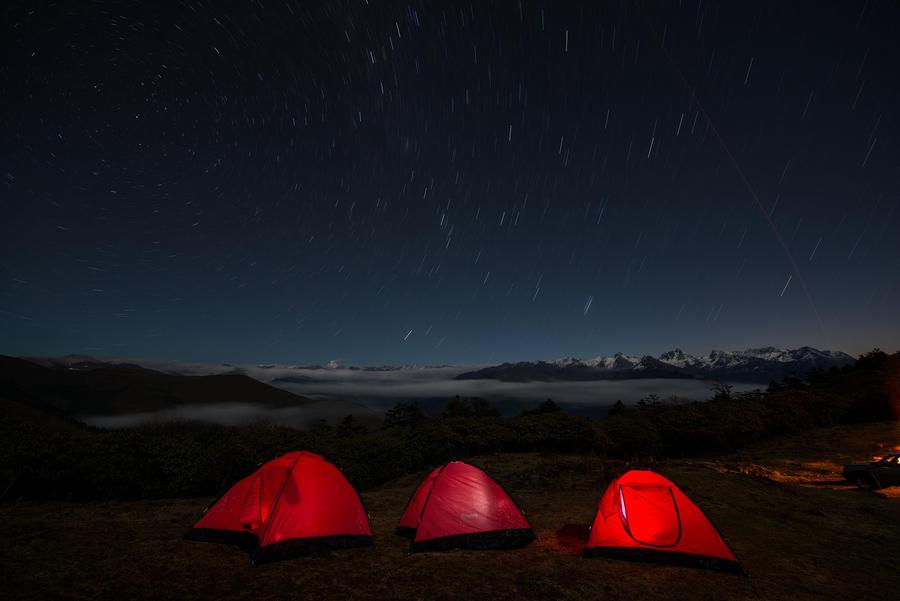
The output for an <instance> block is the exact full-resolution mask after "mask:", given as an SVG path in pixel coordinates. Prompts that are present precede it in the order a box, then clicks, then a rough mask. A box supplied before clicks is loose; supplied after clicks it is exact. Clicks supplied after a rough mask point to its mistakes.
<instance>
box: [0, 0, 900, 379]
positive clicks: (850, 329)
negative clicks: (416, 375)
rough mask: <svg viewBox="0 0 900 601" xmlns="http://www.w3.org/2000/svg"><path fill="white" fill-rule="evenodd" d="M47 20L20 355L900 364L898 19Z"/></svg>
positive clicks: (844, 15) (5, 183) (4, 165)
mask: <svg viewBox="0 0 900 601" xmlns="http://www.w3.org/2000/svg"><path fill="white" fill-rule="evenodd" d="M219 4H220V3H218V2H180V3H178V4H177V5H173V6H172V7H171V8H169V9H167V11H161V10H159V9H151V8H143V7H141V6H140V3H121V2H116V3H104V2H93V3H59V4H52V3H40V2H38V3H33V4H31V3H30V4H29V8H28V9H27V10H24V9H19V8H15V7H9V6H7V7H4V8H3V9H2V10H3V11H4V13H5V14H4V16H3V19H2V23H3V25H2V31H0V40H2V41H0V50H2V58H0V84H2V89H3V94H2V95H0V109H2V112H0V119H2V121H0V131H2V133H3V136H2V139H3V146H2V148H0V182H2V183H0V203H2V222H0V234H2V235H0V352H2V353H7V354H16V355H35V354H37V355H56V354H65V353H88V354H93V355H97V356H119V357H146V358H165V359H176V360H210V361H231V362H286V363H308V362H324V361H328V360H329V359H334V358H338V357H340V358H344V359H346V360H347V361H349V362H352V363H360V364H382V363H431V364H433V363H444V362H449V363H481V362H490V361H501V360H516V359H527V358H549V357H554V356H559V355H596V354H608V353H613V352H616V351H625V352H629V353H635V354H640V353H653V354H656V353H659V352H661V351H664V350H667V349H669V348H672V347H675V346H678V347H681V348H683V349H685V350H688V351H692V352H695V353H703V352H707V351H709V350H710V349H711V348H725V349H738V348H746V347H750V346H760V345H769V344H772V345H780V346H800V345H811V346H816V347H819V348H833V349H841V350H845V351H848V352H851V353H858V352H862V351H865V350H868V349H871V348H872V347H874V346H879V347H882V348H884V349H887V350H894V349H897V348H898V346H900V319H898V315H900V268H898V265H900V235H898V234H897V231H898V228H900V215H898V212H900V211H898V201H900V192H898V190H900V148H898V142H897V140H898V107H900V83H898V75H897V67H896V57H897V56H900V38H898V37H897V35H896V31H897V29H898V26H900V8H898V5H897V4H895V3H893V2H887V1H881V2H878V1H869V2H860V3H847V2H843V3H836V4H835V5H833V6H831V5H829V4H830V3H822V2H799V3H798V2H783V1H777V2H752V3H742V4H741V5H737V3H710V2H697V1H685V2H678V3H676V2H666V3H650V2H643V3H632V2H604V3H585V4H586V5H587V6H589V7H590V8H584V7H578V6H577V5H572V6H568V5H565V4H563V3H558V2H553V3H550V2H544V3H536V2H524V1H523V2H515V1H513V2H498V3H482V2H472V3H413V4H409V3H381V2H374V1H370V2H368V3H367V2H365V1H358V2H322V3H310V2H287V3H284V2H246V3H235V8H229V9H225V8H221V7H220V6H219Z"/></svg>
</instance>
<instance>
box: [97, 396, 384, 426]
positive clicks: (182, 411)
mask: <svg viewBox="0 0 900 601" xmlns="http://www.w3.org/2000/svg"><path fill="white" fill-rule="evenodd" d="M347 415H353V416H354V417H355V418H356V419H357V420H359V421H360V423H362V424H364V425H366V426H375V425H378V424H380V423H381V421H382V417H383V416H382V415H381V414H380V413H378V412H375V411H372V410H371V409H368V408H367V407H364V406H362V405H359V404H356V403H348V402H346V401H319V402H315V403H309V404H307V405H301V406H297V407H277V408H276V407H266V406H264V405H256V404H253V403H217V404H211V405H186V406H183V407H176V408H174V409H166V410H164V411H154V412H148V413H126V414H124V415H90V416H84V417H81V418H80V419H81V421H83V422H84V423H86V424H87V425H89V426H94V427H96V428H107V429H116V428H134V427H137V426H143V425H147V424H164V423H172V422H205V423H213V424H222V425H225V426H245V425H250V424H265V425H273V426H288V427H291V428H299V429H306V428H309V427H310V426H311V425H313V424H315V423H316V422H319V421H321V420H323V419H324V420H326V421H327V422H329V423H336V422H338V421H340V420H341V419H343V418H344V417H345V416H347Z"/></svg>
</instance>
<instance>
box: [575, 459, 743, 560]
mask: <svg viewBox="0 0 900 601" xmlns="http://www.w3.org/2000/svg"><path fill="white" fill-rule="evenodd" d="M585 553H586V554H587V555H602V556H607V557H614V558H620V559H637V560H650V561H666V562H670V563H677V564H683V565H694V566H699V567H709V568H717V569H723V570H728V571H736V572H740V571H741V568H740V566H739V565H738V563H737V561H736V560H735V558H734V555H732V553H731V551H730V550H729V549H728V547H727V546H726V545H725V542H724V541H723V540H722V537H721V535H720V534H719V532H718V531H717V530H716V528H715V526H713V524H712V522H710V521H709V518H707V517H706V515H705V514H704V513H703V512H702V511H701V510H700V508H699V507H697V506H696V505H694V504H693V503H692V502H691V500H690V499H688V498H687V497H686V496H685V494H684V493H683V492H681V491H680V490H679V489H678V487H677V486H675V485H674V484H673V483H672V482H671V481H669V480H668V479H666V478H664V477H663V476H660V475H659V474H657V473H655V472H650V471H642V470H632V471H630V472H626V473H625V474H624V475H622V476H620V477H619V478H618V479H617V480H615V481H614V482H613V483H612V484H610V485H609V488H607V489H606V492H605V493H604V494H603V497H602V498H601V499H600V506H599V507H598V508H597V515H596V517H595V518H594V524H593V526H591V535H590V539H589V540H588V545H587V549H586V550H585Z"/></svg>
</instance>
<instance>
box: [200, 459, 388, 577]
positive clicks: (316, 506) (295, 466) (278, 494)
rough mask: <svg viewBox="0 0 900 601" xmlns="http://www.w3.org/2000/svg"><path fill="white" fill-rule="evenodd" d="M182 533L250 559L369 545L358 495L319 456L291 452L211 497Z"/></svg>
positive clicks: (265, 559) (267, 558)
mask: <svg viewBox="0 0 900 601" xmlns="http://www.w3.org/2000/svg"><path fill="white" fill-rule="evenodd" d="M187 538H188V539H191V540H203V541H213V542H226V543H233V544H237V545H239V546H240V547H242V548H244V549H247V550H248V551H251V558H252V559H253V562H254V563H257V564H259V563H265V562H267V561H274V560H278V559H286V558H289V557H295V556H297V555H304V554H307V553H312V552H315V551H318V550H320V549H324V548H331V549H333V548H346V547H356V546H362V545H369V544H372V531H371V529H370V528H369V520H368V518H367V517H366V512H365V509H364V508H363V505H362V502H361V501H360V498H359V495H358V494H357V493H356V491H355V490H354V489H353V487H352V486H351V485H350V483H349V482H347V480H346V479H345V478H344V476H343V474H341V472H340V471H339V470H338V469H337V468H336V467H335V466H333V465H332V464H330V463H328V462H327V461H325V460H324V459H323V458H322V457H319V456H318V455H315V454H313V453H308V452H306V451H293V452H290V453H286V454H284V455H282V456H281V457H278V458H277V459H273V460H272V461H269V462H268V463H266V464H265V465H263V466H262V467H261V468H259V469H258V470H257V471H256V472H254V473H253V474H251V475H250V476H248V477H246V478H244V479H243V480H241V481H239V482H238V483H237V484H235V485H234V486H232V487H231V488H230V489H229V490H228V492H226V493H225V494H224V495H222V496H221V497H220V498H219V499H218V500H216V501H215V502H214V503H213V504H212V505H211V506H210V507H209V509H207V511H206V512H205V513H204V515H203V517H202V518H201V519H200V521H199V522H197V523H196V524H195V525H194V527H193V528H192V529H191V530H190V532H188V534H187Z"/></svg>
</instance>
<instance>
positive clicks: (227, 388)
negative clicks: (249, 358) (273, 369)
mask: <svg viewBox="0 0 900 601" xmlns="http://www.w3.org/2000/svg"><path fill="white" fill-rule="evenodd" d="M80 365H85V364H83V363H80ZM89 365H90V366H89V367H88V366H84V367H80V368H72V367H71V366H68V367H64V368H55V367H45V366H42V365H38V364H36V363H32V362H31V361H26V360H24V359H17V358H15V357H6V356H2V355H0V396H3V397H6V398H7V399H10V400H12V401H16V402H18V403H23V404H26V405H28V406H31V407H44V408H48V409H55V410H57V411H61V412H62V413H63V414H65V415H72V416H77V415H117V414H122V413H141V412H150V411H159V410H163V409H170V408H173V407H176V406H179V405H191V404H208V403H256V404H260V405H266V406H271V407H290V406H296V405H301V404H304V403H307V402H310V399H307V398H306V397H302V396H299V395H296V394H293V393H290V392H288V391H286V390H282V389H280V388H274V387H272V386H269V385H267V384H263V383H262V382H259V381H257V380H254V379H253V378H250V377H249V376H245V375H241V374H223V375H210V376H178V375H171V374H164V373H161V372H157V371H153V370H150V369H145V368H142V367H139V366H136V365H129V364H116V365H112V364H106V363H103V362H97V363H90V364H89Z"/></svg>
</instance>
